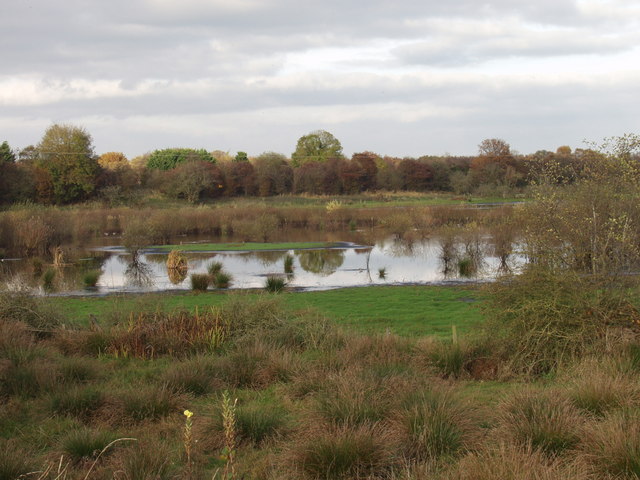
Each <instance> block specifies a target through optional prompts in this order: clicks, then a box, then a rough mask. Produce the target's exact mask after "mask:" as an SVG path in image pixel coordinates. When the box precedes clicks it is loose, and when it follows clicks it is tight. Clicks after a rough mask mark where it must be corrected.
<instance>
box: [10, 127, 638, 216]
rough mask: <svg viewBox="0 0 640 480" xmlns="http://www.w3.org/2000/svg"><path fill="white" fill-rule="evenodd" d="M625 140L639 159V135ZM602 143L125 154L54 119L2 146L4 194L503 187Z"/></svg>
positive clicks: (198, 194)
mask: <svg viewBox="0 0 640 480" xmlns="http://www.w3.org/2000/svg"><path fill="white" fill-rule="evenodd" d="M624 139H626V142H627V146H628V147H629V149H630V155H631V156H632V157H633V161H636V162H637V161H638V152H637V150H638V149H637V146H638V144H639V143H640V142H638V137H637V136H635V135H628V136H623V137H619V138H618V139H617V141H616V145H620V144H624V141H623V140H624ZM606 156H607V152H606V145H605V146H604V148H598V147H595V146H590V147H589V148H584V149H576V150H575V151H572V149H571V148H570V147H567V146H561V147H559V148H558V149H557V150H556V151H555V152H551V151H545V150H540V151H537V152H535V153H533V154H528V155H521V154H516V153H514V152H512V150H511V147H510V146H509V144H508V143H507V142H506V141H504V140H502V139H495V138H494V139H486V140H483V141H482V142H481V143H480V144H479V146H478V152H477V155H475V156H431V155H425V156H422V157H419V158H406V157H405V158H398V157H391V156H382V155H378V154H376V153H374V152H369V151H365V152H361V153H355V154H353V155H352V156H351V158H347V157H346V156H345V155H344V154H343V152H342V145H341V144H340V141H339V140H338V139H337V138H335V137H334V136H333V135H332V134H331V133H329V132H326V131H324V130H320V131H315V132H311V133H309V134H308V135H305V136H303V137H301V138H300V139H299V140H298V142H297V145H296V149H295V151H294V152H293V154H292V155H291V157H290V158H288V157H287V156H285V155H283V154H281V153H275V152H265V153H262V154H261V155H258V156H256V157H249V156H248V155H247V154H246V152H237V154H236V155H235V156H232V155H230V154H229V153H228V152H223V151H220V150H215V151H212V152H209V151H207V150H204V149H192V148H166V149H161V150H156V151H154V152H151V153H148V154H145V155H141V156H138V157H136V158H133V159H131V160H130V159H128V158H127V157H126V156H125V155H124V154H122V153H119V152H107V153H104V154H101V155H97V154H96V153H95V151H94V147H93V141H92V138H91V135H90V134H89V133H88V132H87V131H86V130H85V129H83V128H81V127H77V126H72V125H59V124H54V125H52V126H51V127H49V128H48V129H47V130H46V131H45V133H44V135H43V137H42V139H41V140H40V142H39V143H38V144H37V145H31V146H28V147H26V148H24V149H22V150H20V151H18V152H14V151H13V150H12V149H11V147H10V146H9V144H8V143H7V142H6V141H5V142H3V143H2V145H0V202H2V203H4V204H11V203H15V202H37V203H42V204H70V203H76V202H82V201H86V200H90V199H95V198H101V199H104V200H106V201H108V202H110V203H118V202H122V203H126V202H127V201H130V200H131V199H133V198H134V197H135V196H136V195H140V194H141V193H142V192H145V191H149V190H155V191H158V192H161V193H163V194H164V195H166V196H168V197H170V198H183V199H186V200H188V201H189V202H192V203H195V202H199V201H204V200H207V199H215V198H219V197H235V196H263V197H266V196H273V195H281V194H289V193H294V194H304V193H307V194H319V195H322V194H325V195H335V194H355V193H360V192H371V191H378V190H380V191H415V192H428V191H442V192H454V193H456V194H459V195H471V194H475V195H483V196H500V195H502V196H504V195H513V194H516V193H518V192H521V191H522V190H523V189H524V188H526V187H527V186H529V185H531V184H533V183H540V182H551V183H555V184H571V183H575V182H576V181H578V180H580V179H581V178H585V177H587V176H589V175H591V174H592V172H593V171H594V170H597V169H598V168H600V166H601V165H604V164H605V163H606V162H603V161H602V160H603V159H604V158H606Z"/></svg>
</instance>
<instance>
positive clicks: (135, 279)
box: [124, 252, 186, 287]
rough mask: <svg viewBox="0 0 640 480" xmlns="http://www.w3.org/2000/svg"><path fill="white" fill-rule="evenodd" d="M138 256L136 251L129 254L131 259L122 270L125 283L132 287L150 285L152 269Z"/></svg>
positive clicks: (151, 284) (151, 282) (151, 283)
mask: <svg viewBox="0 0 640 480" xmlns="http://www.w3.org/2000/svg"><path fill="white" fill-rule="evenodd" d="M140 257H141V255H139V254H138V252H135V253H134V254H132V255H131V261H130V262H129V263H128V265H127V269H126V270H125V271H124V277H125V279H126V280H125V285H130V286H132V287H152V286H153V269H152V268H151V266H150V265H148V264H147V263H145V262H144V261H142V260H141V259H140ZM185 277H186V275H185ZM183 280H184V279H183Z"/></svg>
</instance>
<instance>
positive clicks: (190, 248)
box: [148, 242, 340, 252]
mask: <svg viewBox="0 0 640 480" xmlns="http://www.w3.org/2000/svg"><path fill="white" fill-rule="evenodd" d="M338 246H340V244H339V243H335V242H281V243H254V242H246V243H245V242H241V243H185V244H182V245H154V246H151V247H148V248H149V249H153V250H154V251H160V252H168V251H171V250H180V251H181V252H237V251H245V250H247V251H260V250H300V249H305V248H331V247H338Z"/></svg>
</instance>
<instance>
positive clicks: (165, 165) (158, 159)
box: [147, 148, 216, 170]
mask: <svg viewBox="0 0 640 480" xmlns="http://www.w3.org/2000/svg"><path fill="white" fill-rule="evenodd" d="M195 160H201V161H205V162H210V163H216V159H215V158H213V157H212V156H211V154H210V153H209V152H207V151H206V150H205V149H203V148H201V149H199V150H194V149H193V148H165V149H164V150H156V151H154V152H153V153H152V154H151V155H150V156H149V161H148V162H147V168H155V169H157V170H172V169H174V168H176V166H177V165H179V164H180V163H184V162H188V161H195Z"/></svg>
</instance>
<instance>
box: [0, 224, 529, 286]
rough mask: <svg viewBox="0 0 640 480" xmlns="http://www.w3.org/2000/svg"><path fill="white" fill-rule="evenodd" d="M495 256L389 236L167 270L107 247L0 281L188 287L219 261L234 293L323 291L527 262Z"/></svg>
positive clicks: (481, 248) (153, 256) (471, 274)
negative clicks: (271, 280)
mask: <svg viewBox="0 0 640 480" xmlns="http://www.w3.org/2000/svg"><path fill="white" fill-rule="evenodd" d="M470 245H471V247H472V248H470ZM494 251H495V248H494V247H493V245H492V242H491V238H490V237H489V236H480V237H477V238H476V239H475V241H474V242H473V243H472V244H470V243H469V242H467V243H462V242H460V241H455V242H452V241H451V240H450V239H449V240H448V241H447V240H446V239H443V238H437V237H436V238H429V239H422V240H417V241H405V240H401V239H398V238H395V237H387V238H383V239H381V240H377V241H376V242H375V244H374V245H359V244H350V243H345V244H343V245H341V246H340V247H338V248H335V247H334V248H321V249H317V248H314V249H301V250H277V251H269V250H267V251H234V252H216V251H207V252H192V253H185V254H184V255H185V257H186V259H187V270H186V271H182V272H176V271H175V270H170V269H168V268H167V258H168V255H167V254H166V253H155V252H153V251H149V250H142V251H141V252H140V253H138V254H137V255H132V254H131V253H129V252H127V251H126V250H125V249H124V248H122V247H118V246H106V247H97V248H93V249H90V250H88V251H86V252H85V256H84V257H83V258H81V259H79V260H77V261H75V262H73V265H69V266H62V267H58V268H53V267H51V266H48V265H38V264H37V262H35V263H34V261H33V260H13V261H12V260H5V261H3V262H1V263H0V280H2V283H3V284H4V287H5V288H6V289H24V288H28V289H30V291H31V292H33V293H35V294H49V295H67V294H73V295H103V294H111V293H129V292H130V293H139V292H157V291H176V290H189V289H190V288H191V279H190V276H191V274H194V273H207V271H208V267H209V265H210V264H212V263H213V262H220V263H221V264H222V268H223V269H224V271H225V272H227V273H229V274H230V275H231V277H232V281H231V284H230V286H229V288H232V289H247V288H263V287H264V285H265V282H266V278H267V277H268V276H271V275H277V276H282V277H283V278H284V279H286V282H287V287H288V288H291V289H300V290H322V289H332V288H341V287H356V286H366V285H402V284H441V283H445V284H446V283H459V282H478V281H488V280H491V279H493V278H495V277H496V275H498V274H499V273H500V272H503V271H505V270H508V269H517V268H518V267H519V265H521V264H522V263H523V259H522V258H521V257H519V256H517V255H513V254H512V255H509V256H508V257H505V256H504V255H503V256H502V257H501V258H499V257H498V256H496V255H495V253H494ZM287 256H290V257H292V259H293V272H292V273H291V274H285V268H284V263H285V258H286V257H287ZM88 272H96V273H95V275H96V276H97V283H96V286H95V287H93V288H85V287H84V286H83V284H84V278H85V277H86V275H87V273H88ZM47 276H48V277H49V278H48V279H47V278H46V277H47ZM210 288H212V287H210Z"/></svg>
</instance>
